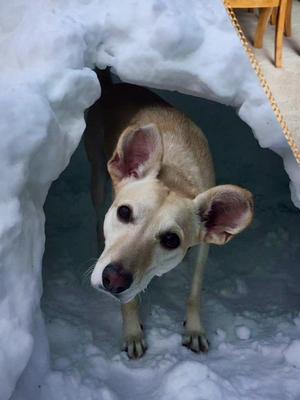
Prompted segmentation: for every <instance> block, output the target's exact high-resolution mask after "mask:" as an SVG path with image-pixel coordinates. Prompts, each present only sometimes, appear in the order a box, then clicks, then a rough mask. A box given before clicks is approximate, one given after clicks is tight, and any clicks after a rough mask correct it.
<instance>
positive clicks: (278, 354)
mask: <svg viewBox="0 0 300 400" xmlns="http://www.w3.org/2000/svg"><path fill="white" fill-rule="evenodd" d="M164 95H165V97H166V98H168V99H169V100H171V101H172V102H173V103H174V104H176V105H177V106H178V107H180V108H181V109H183V110H184V111H185V112H186V113H188V114H189V115H190V116H192V117H193V119H194V120H195V121H196V122H198V123H199V125H200V126H201V127H202V128H203V129H204V131H205V132H206V134H207V136H208V138H209V142H210V145H211V148H212V152H213V155H214V158H215V161H216V169H217V176H218V178H219V182H220V183H225V182H226V183H227V182H230V183H235V184H240V185H243V186H245V187H247V188H249V189H250V190H252V191H253V193H254V195H255V199H256V217H255V220H254V223H253V225H252V227H251V228H250V229H249V230H248V231H246V232H245V233H243V234H241V235H240V236H239V237H237V238H236V239H235V240H233V241H232V242H230V243H229V244H228V245H226V246H224V247H217V246H216V247H214V248H212V251H211V254H210V257H209V262H208V265H207V270H206V277H205V283H204V305H203V313H204V320H205V323H206V328H207V333H208V337H209V340H210V342H211V350H210V352H209V353H208V354H207V355H203V354H201V355H197V354H194V353H192V352H190V351H189V350H187V349H186V348H184V347H182V346H181V337H180V333H181V330H182V319H183V317H184V304H185V299H186V297H187V293H188V288H189V282H190V279H191V272H192V265H191V256H190V259H189V260H187V261H186V262H184V263H183V264H182V265H180V266H178V267H177V268H176V269H175V270H174V271H172V272H171V273H168V274H166V275H165V276H163V277H161V278H157V279H154V280H153V281H152V283H151V284H150V287H149V288H148V289H147V291H146V292H145V293H144V294H143V295H142V302H141V309H142V315H143V322H144V328H145V332H146V337H147V340H148V345H149V348H148V351H147V353H146V355H145V356H144V357H143V358H142V359H141V360H139V361H130V360H128V359H127V356H126V355H125V353H121V352H120V343H121V342H120V340H121V316H120V310H119V305H118V304H116V303H115V301H114V300H113V299H111V298H110V297H108V296H105V295H103V294H100V293H98V292H96V291H94V290H93V289H92V288H90V287H89V282H88V279H87V277H85V275H84V271H86V270H87V269H88V267H89V266H90V265H92V264H93V262H94V260H95V257H96V248H95V220H94V213H93V209H92V206H91V202H90V199H89V166H88V165H87V161H86V159H85V154H84V149H83V146H82V145H81V146H80V147H79V149H78V150H77V151H76V153H75V154H74V156H73V158H72V160H71V163H70V165H69V166H68V168H67V170H66V171H65V172H64V173H63V174H62V176H61V177H60V178H59V179H58V181H56V182H55V183H54V184H53V186H52V188H51V190H50V194H49V196H48V198H47V202H46V207H45V210H46V218H47V223H46V234H47V242H46V252H45V257H44V282H45V292H44V296H43V301H42V308H43V310H44V313H45V319H46V325H47V334H48V337H49V342H50V349H51V362H52V367H53V372H52V373H51V374H49V375H48V377H47V380H46V382H44V383H42V384H41V386H40V388H39V389H38V390H39V392H40V394H41V399H42V400H57V399H66V400H71V399H72V400H73V399H78V400H81V399H82V400H84V399H91V400H92V399H95V400H96V399H97V400H99V399H100V400H102V399H103V400H119V399H120V400H121V399H122V400H142V399H143V400H150V399H152V400H153V399H155V400H156V399H157V400H158V399H159V400H176V399H178V400H179V399H180V400H182V399H184V400H235V399H239V400H242V399H245V400H271V399H272V400H289V399H293V400H296V399H299V398H300V365H299V360H300V348H299V339H300V308H299V305H300V290H299V281H300V270H299V258H300V247H299V230H300V213H299V210H297V209H296V208H295V207H294V206H293V205H292V203H291V201H290V197H289V188H288V179H287V176H286V174H285V173H284V171H283V169H282V166H281V165H282V164H281V160H280V158H279V157H277V156H276V155H274V154H273V153H272V152H270V151H268V150H263V149H261V148H259V146H258V145H257V143H256V141H255V140H254V139H253V136H252V134H251V131H250V130H249V128H248V127H247V126H246V125H245V124H244V123H243V122H242V121H241V120H239V118H238V117H236V114H235V113H234V112H233V110H232V109H230V108H229V107H225V106H221V105H219V104H215V103H212V102H209V101H204V100H201V99H196V98H192V97H189V96H184V95H176V94H172V93H164Z"/></svg>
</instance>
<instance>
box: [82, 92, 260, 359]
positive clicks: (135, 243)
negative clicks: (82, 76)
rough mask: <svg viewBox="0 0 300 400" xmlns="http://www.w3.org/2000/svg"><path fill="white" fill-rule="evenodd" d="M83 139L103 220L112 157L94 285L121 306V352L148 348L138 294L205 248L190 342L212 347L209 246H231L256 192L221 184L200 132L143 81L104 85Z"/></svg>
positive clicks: (191, 303) (190, 310)
mask: <svg viewBox="0 0 300 400" xmlns="http://www.w3.org/2000/svg"><path fill="white" fill-rule="evenodd" d="M85 144H86V150H87V154H88V158H89V161H90V163H91V166H92V200H93V203H94V207H95V209H96V212H97V215H98V218H99V219H100V218H101V215H100V210H101V208H102V209H103V198H104V192H105V190H104V180H103V167H102V165H103V164H102V162H103V152H104V154H105V156H106V157H107V160H109V161H108V164H107V166H108V172H109V174H110V177H111V180H112V185H113V190H114V200H113V203H112V205H111V207H110V208H109V210H108V212H107V214H106V215H105V219H104V229H103V231H104V239H105V247H104V250H103V252H102V254H101V256H100V258H99V260H98V261H97V263H96V265H95V268H94V270H93V273H92V275H91V283H92V285H93V286H94V287H95V288H97V289H100V290H105V291H107V292H108V293H110V294H112V295H113V296H114V297H116V298H117V299H118V300H120V302H121V303H122V304H121V307H122V315H123V331H124V349H126V350H127V353H128V355H129V357H131V358H138V357H140V356H142V355H143V353H144V352H145V350H146V344H145V340H144V337H143V330H142V327H141V323H140V320H139V315H138V305H137V300H136V295H137V294H138V293H139V292H141V291H142V290H144V289H145V288H146V286H147V285H148V284H149V282H150V281H151V279H152V278H153V277H154V276H155V275H158V276H160V275H162V274H164V273H165V272H167V271H170V270H171V269H172V268H174V267H175V266H176V265H178V264H179V263H180V262H181V261H182V259H183V258H184V256H185V254H186V252H187V250H188V249H189V248H190V247H192V246H198V257H197V262H196V265H195V273H194V277H193V282H192V289H191V293H190V296H189V298H188V302H187V315H186V322H185V328H184V333H183V344H184V345H186V346H187V347H189V348H190V349H191V350H194V351H196V352H200V351H207V350H208V341H207V339H206V337H205V333H204V329H203V325H202V323H201V318H200V294H201V286H202V276H203V269H204V264H205V261H206V258H207V254H208V247H209V244H210V243H214V244H224V243H227V242H228V241H229V240H230V239H232V238H233V236H235V235H236V234H237V233H239V232H241V231H242V230H243V229H244V228H246V227H247V225H249V223H250V222H251V220H252V216H253V201H252V195H251V193H249V192H248V191H247V190H245V189H242V188H240V187H238V186H233V185H222V186H215V178H214V168H213V163H212V158H211V155H210V151H209V147H208V144H207V140H206V138H205V136H204V135H203V133H202V131H201V130H200V129H199V128H198V126H196V125H195V124H194V123H193V122H192V121H191V120H190V119H188V118H187V117H186V116H185V115H184V114H183V113H181V112H180V111H178V110H176V109H175V108H173V107H172V106H170V105H169V104H167V103H166V102H165V101H163V100H162V99H161V98H159V97H158V96H157V95H155V94H154V93H152V92H150V91H149V90H147V89H144V88H141V87H137V86H134V85H129V84H116V85H111V87H108V88H106V89H105V90H104V91H103V94H102V97H101V99H100V100H99V101H98V102H97V103H96V104H95V105H94V106H93V107H92V109H91V110H90V112H89V115H88V121H87V129H86V132H85ZM100 222H101V221H100ZM98 232H99V237H101V229H99V230H98ZM99 240H100V238H99Z"/></svg>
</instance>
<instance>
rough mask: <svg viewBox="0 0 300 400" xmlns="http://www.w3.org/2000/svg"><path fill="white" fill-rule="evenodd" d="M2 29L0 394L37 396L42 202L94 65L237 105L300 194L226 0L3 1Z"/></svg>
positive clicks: (66, 152)
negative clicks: (281, 160) (277, 154)
mask: <svg viewBox="0 0 300 400" xmlns="http://www.w3.org/2000/svg"><path fill="white" fill-rule="evenodd" d="M0 34H1V36H0V53H1V55H2V64H1V76H0V87H1V91H0V130H1V140H0V179H1V189H2V190H1V194H0V199H1V203H0V216H1V219H0V260H1V264H0V276H1V279H0V298H1V303H0V371H1V374H0V399H1V400H6V399H8V398H9V397H10V396H11V395H12V394H13V393H14V397H15V398H20V399H23V398H25V393H27V394H26V396H27V398H33V396H37V395H38V394H36V393H35V392H34V393H33V392H32V390H36V388H35V389H33V388H34V387H35V386H34V385H33V382H37V381H39V380H40V379H42V376H43V375H45V374H46V373H47V370H48V367H49V360H48V351H47V340H46V337H45V333H44V323H43V321H42V317H41V312H40V306H39V301H40V297H41V293H42V286H41V260H42V254H43V251H44V242H45V235H44V214H43V204H44V201H45V198H46V195H47V192H48V189H49V187H50V184H51V182H52V181H53V180H54V179H56V178H57V177H58V176H59V174H60V173H61V171H62V170H63V169H64V168H65V167H66V165H67V164H68V162H69V160H70V156H71V155H72V153H73V152H74V150H75V148H76V147H77V145H78V143H79V140H80V137H81V135H82V132H83V130H84V126H85V124H84V118H83V113H84V110H85V109H86V108H88V107H89V106H90V105H91V104H92V103H93V102H94V101H95V100H96V99H97V98H98V97H99V96H100V87H99V83H98V81H97V79H96V75H95V74H94V72H93V71H92V68H93V67H94V66H95V65H98V66H99V67H104V66H106V65H111V66H112V67H113V70H114V72H116V73H117V75H119V76H120V77H121V79H123V80H126V81H130V82H134V83H139V84H144V85H148V86H151V87H157V88H167V89H169V90H178V91H181V92H185V93H190V94H194V95H197V96H200V97H204V98H207V99H210V100H216V101H219V102H222V103H224V104H228V105H229V104H230V105H232V106H234V107H235V108H236V109H237V110H238V114H239V116H240V117H241V118H242V119H243V120H244V121H246V122H247V123H248V124H249V125H250V126H251V128H252V129H253V132H254V134H255V136H256V138H257V139H258V141H259V143H260V145H261V146H263V147H269V148H271V149H273V150H274V151H276V152H277V153H279V154H280V155H282V156H283V158H284V165H285V169H286V171H287V172H288V174H289V176H290V178H291V190H292V197H293V201H294V202H295V204H297V205H298V206H299V204H300V173H299V169H297V166H296V162H295V160H294V158H293V156H292V153H291V150H290V149H289V147H288V145H287V143H286V140H285V138H284V136H283V134H282V132H281V129H280V127H279V125H278V123H277V121H276V118H275V116H274V115H273V112H272V110H271V107H270V105H269V103H268V100H267V99H266V98H265V96H264V93H263V91H262V89H261V87H260V85H259V82H258V80H257V78H256V76H255V74H254V72H253V71H252V69H251V67H250V64H249V62H248V59H247V56H246V55H245V54H244V51H243V48H242V46H241V44H240V42H239V39H238V38H237V37H236V35H235V32H234V30H233V28H232V27H231V25H230V22H229V19H228V17H227V14H226V12H225V10H224V8H223V5H222V3H221V2H220V1H219V0H213V1H210V2H209V4H208V3H207V2H204V1H203V2H199V1H196V0H195V1H194V0H190V1H189V2H181V1H170V0H169V1H168V0H152V1H148V2H130V1H117V0H114V1H112V0H110V1H98V0H94V1H93V0H91V1H89V0H85V1H79V0H78V1H74V2H66V1H60V0H54V1H50V0H49V1H43V2H38V1H31V2H25V1H24V0H14V1H11V2H6V3H2V4H1V5H0ZM288 358H289V356H288ZM201 373H202V374H203V376H204V375H205V374H206V372H205V371H202V372H201ZM174 374H175V376H176V371H175V372H174ZM53 379H54V378H53ZM212 379H213V378H212ZM17 383H18V384H17ZM16 385H17V386H16ZM166 385H167V384H166ZM15 389H16V390H15ZM107 396H108V395H107ZM103 398H104V395H103ZM107 398H109V397H107Z"/></svg>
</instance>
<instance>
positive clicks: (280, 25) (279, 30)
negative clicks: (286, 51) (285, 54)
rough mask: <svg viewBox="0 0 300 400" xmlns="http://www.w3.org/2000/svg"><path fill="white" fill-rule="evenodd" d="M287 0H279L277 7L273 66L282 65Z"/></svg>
mask: <svg viewBox="0 0 300 400" xmlns="http://www.w3.org/2000/svg"><path fill="white" fill-rule="evenodd" d="M286 5H287V0H281V1H280V5H279V9H278V18H277V24H276V38H275V66H276V67H277V68H281V67H282V45H283V32H284V23H285V17H286Z"/></svg>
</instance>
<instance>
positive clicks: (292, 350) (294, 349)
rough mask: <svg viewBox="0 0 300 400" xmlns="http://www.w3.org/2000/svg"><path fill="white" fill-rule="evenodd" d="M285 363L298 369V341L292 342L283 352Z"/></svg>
mask: <svg viewBox="0 0 300 400" xmlns="http://www.w3.org/2000/svg"><path fill="white" fill-rule="evenodd" d="M284 357H285V359H286V361H287V362H288V363H289V364H291V365H293V366H294V367H297V368H300V340H299V339H297V340H293V341H292V343H291V344H290V345H289V346H288V348H287V349H286V350H285V351H284Z"/></svg>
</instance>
